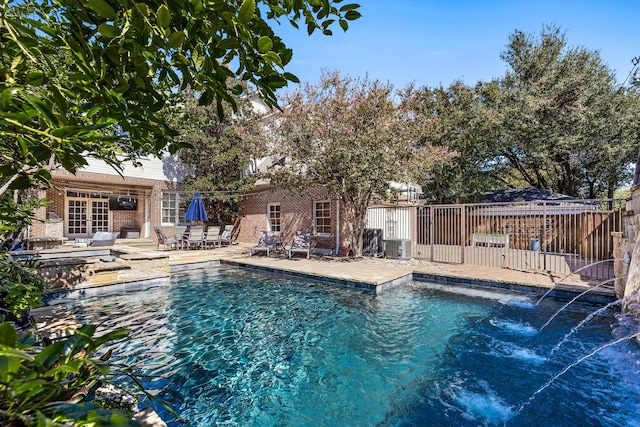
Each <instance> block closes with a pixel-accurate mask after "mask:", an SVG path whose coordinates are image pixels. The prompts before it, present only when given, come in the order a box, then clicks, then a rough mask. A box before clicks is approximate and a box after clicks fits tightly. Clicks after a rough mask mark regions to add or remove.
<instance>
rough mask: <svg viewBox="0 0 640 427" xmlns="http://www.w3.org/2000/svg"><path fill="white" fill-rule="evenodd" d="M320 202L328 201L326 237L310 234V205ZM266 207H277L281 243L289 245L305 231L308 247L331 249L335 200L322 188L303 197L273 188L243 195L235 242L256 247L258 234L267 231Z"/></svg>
mask: <svg viewBox="0 0 640 427" xmlns="http://www.w3.org/2000/svg"><path fill="white" fill-rule="evenodd" d="M322 200H329V201H330V203H331V230H332V231H331V235H330V236H318V235H315V234H314V228H313V208H314V201H322ZM270 203H280V227H281V233H280V236H281V240H283V241H285V242H287V244H290V243H291V242H292V240H293V235H294V233H295V232H296V231H309V232H311V233H312V235H311V244H312V247H315V248H321V249H331V250H334V249H335V245H336V230H335V227H336V208H337V204H336V200H335V197H330V196H329V195H328V194H327V191H326V189H325V188H324V187H317V188H314V189H312V190H309V191H308V192H307V194H304V195H300V194H295V193H292V192H290V191H288V190H283V189H273V188H271V189H266V190H263V191H262V192H254V193H252V194H250V195H247V196H246V197H245V198H244V199H243V201H242V205H243V209H242V211H241V215H242V216H241V220H240V225H239V233H238V241H239V242H243V243H256V242H257V241H258V237H259V233H260V231H263V230H267V229H268V223H267V206H268V204H270ZM341 228H342V227H341Z"/></svg>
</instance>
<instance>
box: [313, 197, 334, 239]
mask: <svg viewBox="0 0 640 427" xmlns="http://www.w3.org/2000/svg"><path fill="white" fill-rule="evenodd" d="M313 234H315V235H316V236H330V235H331V202H330V201H329V200H320V201H317V202H313Z"/></svg>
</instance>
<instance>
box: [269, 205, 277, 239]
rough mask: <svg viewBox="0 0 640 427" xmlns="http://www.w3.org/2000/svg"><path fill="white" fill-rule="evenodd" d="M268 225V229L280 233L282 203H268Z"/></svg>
mask: <svg viewBox="0 0 640 427" xmlns="http://www.w3.org/2000/svg"><path fill="white" fill-rule="evenodd" d="M267 226H268V229H269V230H268V231H272V232H274V233H280V203H269V204H268V205H267Z"/></svg>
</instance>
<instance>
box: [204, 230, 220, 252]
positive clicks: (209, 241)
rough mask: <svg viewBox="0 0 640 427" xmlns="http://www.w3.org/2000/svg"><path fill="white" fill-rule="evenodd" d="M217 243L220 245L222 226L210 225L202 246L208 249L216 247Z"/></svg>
mask: <svg viewBox="0 0 640 427" xmlns="http://www.w3.org/2000/svg"><path fill="white" fill-rule="evenodd" d="M216 245H218V246H220V227H209V228H208V229H207V234H206V236H205V238H204V239H203V240H202V247H203V248H204V249H207V248H208V247H209V246H211V247H212V248H214V249H215V247H216Z"/></svg>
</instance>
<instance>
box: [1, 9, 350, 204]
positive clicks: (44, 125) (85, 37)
mask: <svg viewBox="0 0 640 427" xmlns="http://www.w3.org/2000/svg"><path fill="white" fill-rule="evenodd" d="M337 3H340V2H335V1H334V0H313V1H308V0H305V1H298V0H244V1H243V2H238V1H232V0H224V1H216V2H202V1H200V0H175V1H171V2H163V1H162V0H143V1H141V2H134V1H130V0H127V1H119V2H107V1H103V0H88V1H84V2H77V1H74V0H26V1H14V0H2V1H1V2H0V140H2V141H3V144H2V146H0V185H1V187H0V194H2V193H4V192H6V191H8V190H12V189H25V188H30V187H32V186H34V185H46V186H48V185H50V180H51V172H50V171H51V170H52V169H53V168H54V167H58V166H62V167H63V168H65V169H66V170H68V171H69V172H72V173H74V172H75V171H76V170H78V168H80V167H82V166H84V165H86V164H87V160H86V159H87V158H88V157H93V158H98V159H102V160H104V161H105V162H107V163H108V164H110V165H112V166H113V167H115V168H119V167H120V165H121V164H122V162H123V161H126V160H132V161H135V160H136V159H137V158H138V157H139V156H140V155H147V154H152V155H161V154H162V153H163V152H164V151H165V149H168V151H169V152H171V153H174V152H175V151H176V150H177V149H179V148H181V147H182V144H180V143H177V142H175V137H176V132H175V130H174V129H172V128H171V127H170V126H169V125H168V123H167V122H166V120H165V116H164V115H163V114H161V111H162V110H163V109H164V108H166V107H168V106H170V105H171V104H172V103H174V97H173V94H174V93H175V91H176V89H186V88H192V89H193V90H195V91H196V92H197V93H198V94H199V102H200V104H201V105H208V104H215V105H216V108H217V111H218V113H219V114H220V115H221V116H222V111H223V103H224V102H226V103H228V104H229V105H230V106H232V107H233V108H235V107H236V105H235V98H234V97H233V96H232V94H233V93H235V92H236V91H237V90H238V87H237V86H231V85H229V81H230V79H232V78H239V79H241V80H242V81H244V82H247V83H249V84H251V85H252V86H253V87H255V88H256V90H257V91H258V92H259V93H260V94H261V95H262V96H263V97H264V98H265V101H266V102H267V103H268V104H271V105H275V104H276V97H275V91H276V90H277V89H279V88H281V87H283V86H285V85H286V84H287V82H289V81H294V82H295V81H297V78H296V77H295V76H293V75H292V74H290V73H287V72H286V71H285V70H284V67H285V66H286V65H287V64H288V63H289V61H290V60H291V57H292V51H291V50H290V49H289V48H287V47H286V45H285V44H284V43H283V41H282V40H281V39H280V38H279V37H278V36H276V35H275V33H274V32H273V30H272V29H271V27H270V26H269V21H271V22H275V21H278V20H279V19H286V20H288V21H289V22H291V23H292V24H293V25H295V26H297V22H298V21H299V20H304V22H305V24H306V26H307V31H308V32H309V33H313V32H314V31H315V30H320V31H322V32H323V33H325V34H329V33H330V30H329V28H330V27H331V25H332V23H333V22H335V19H338V21H339V23H340V25H341V26H342V28H346V27H347V25H346V22H347V20H351V19H355V18H357V17H358V16H359V14H358V13H357V11H356V9H357V8H358V6H357V5H345V6H342V7H340V8H339V9H338V6H337V5H336V4H337ZM234 68H235V69H234Z"/></svg>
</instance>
